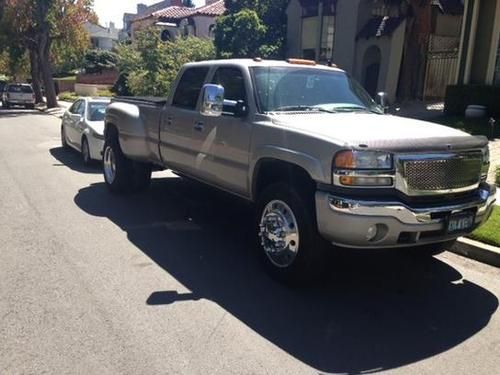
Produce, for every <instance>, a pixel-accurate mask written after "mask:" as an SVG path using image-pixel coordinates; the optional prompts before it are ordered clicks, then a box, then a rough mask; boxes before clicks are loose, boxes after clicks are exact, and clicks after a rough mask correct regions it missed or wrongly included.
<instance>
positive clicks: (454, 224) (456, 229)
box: [447, 212, 476, 234]
mask: <svg viewBox="0 0 500 375" xmlns="http://www.w3.org/2000/svg"><path fill="white" fill-rule="evenodd" d="M475 219H476V215H475V214H474V213H472V212H467V213H459V214H455V215H451V216H450V218H449V219H448V228H447V231H448V234H455V233H462V232H469V231H471V230H472V228H473V227H474V222H475Z"/></svg>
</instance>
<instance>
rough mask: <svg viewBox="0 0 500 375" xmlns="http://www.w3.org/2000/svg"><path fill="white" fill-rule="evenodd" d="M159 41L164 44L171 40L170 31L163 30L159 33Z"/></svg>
mask: <svg viewBox="0 0 500 375" xmlns="http://www.w3.org/2000/svg"><path fill="white" fill-rule="evenodd" d="M161 40H162V41H164V42H169V41H170V40H172V35H170V31H168V30H163V31H162V32H161Z"/></svg>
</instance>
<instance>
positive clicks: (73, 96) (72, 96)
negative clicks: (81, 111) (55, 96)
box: [59, 91, 79, 102]
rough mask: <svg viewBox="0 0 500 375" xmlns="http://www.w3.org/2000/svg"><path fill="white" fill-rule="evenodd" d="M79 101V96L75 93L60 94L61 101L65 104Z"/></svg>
mask: <svg viewBox="0 0 500 375" xmlns="http://www.w3.org/2000/svg"><path fill="white" fill-rule="evenodd" d="M78 99H79V96H78V95H76V94H75V93H74V92H67V91H65V92H61V93H60V94H59V100H62V101H63V102H74V101H76V100H78Z"/></svg>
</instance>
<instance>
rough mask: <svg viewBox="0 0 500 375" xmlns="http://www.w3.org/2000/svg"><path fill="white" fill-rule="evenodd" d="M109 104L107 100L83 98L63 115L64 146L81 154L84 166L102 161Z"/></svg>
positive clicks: (62, 141)
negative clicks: (105, 119) (105, 117)
mask: <svg viewBox="0 0 500 375" xmlns="http://www.w3.org/2000/svg"><path fill="white" fill-rule="evenodd" d="M109 103H110V100H109V99H106V98H81V99H79V100H77V101H76V102H75V103H73V105H72V106H71V107H70V108H69V109H68V110H67V111H66V113H64V115H63V118H62V125H61V143H62V146H63V147H65V148H67V147H72V148H74V149H75V150H77V151H79V152H81V154H82V159H83V163H84V164H89V163H90V162H91V161H92V160H102V150H103V147H104V116H105V115H106V107H107V106H108V105H109Z"/></svg>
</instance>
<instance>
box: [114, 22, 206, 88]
mask: <svg viewBox="0 0 500 375" xmlns="http://www.w3.org/2000/svg"><path fill="white" fill-rule="evenodd" d="M117 54H118V69H119V71H120V78H119V80H118V82H117V84H116V85H115V88H114V91H115V92H117V93H118V94H119V95H123V94H124V93H125V92H126V91H128V92H129V93H130V94H132V95H137V96H151V95H153V96H167V95H168V93H169V91H170V86H171V85H172V82H173V81H174V79H175V78H176V76H177V73H178V72H179V70H180V68H181V67H182V65H184V64H185V63H188V62H193V61H201V60H207V59H212V58H214V57H215V48H214V45H213V43H212V42H211V41H210V40H208V39H200V38H194V37H187V38H178V39H175V40H173V41H170V42H162V41H161V39H160V36H159V33H158V31H157V30H156V29H150V30H146V31H143V32H141V33H139V34H138V35H137V38H136V40H135V41H134V42H133V43H132V44H128V45H121V46H119V47H118V48H117ZM124 86H126V87H124Z"/></svg>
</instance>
